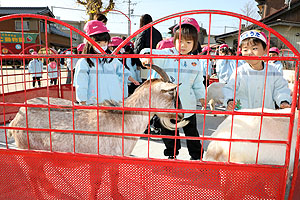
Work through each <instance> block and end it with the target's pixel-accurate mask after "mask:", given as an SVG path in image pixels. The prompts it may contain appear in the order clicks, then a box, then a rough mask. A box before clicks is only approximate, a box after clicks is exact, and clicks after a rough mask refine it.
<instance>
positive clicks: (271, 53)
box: [269, 47, 283, 74]
mask: <svg viewBox="0 0 300 200" xmlns="http://www.w3.org/2000/svg"><path fill="white" fill-rule="evenodd" d="M279 54H280V51H279V49H278V48H277V47H272V48H270V50H269V57H278V56H279ZM269 64H270V65H273V66H274V67H275V68H276V69H277V70H278V71H279V72H280V73H281V74H282V73H283V72H282V70H283V65H282V63H281V61H280V60H270V61H269Z"/></svg>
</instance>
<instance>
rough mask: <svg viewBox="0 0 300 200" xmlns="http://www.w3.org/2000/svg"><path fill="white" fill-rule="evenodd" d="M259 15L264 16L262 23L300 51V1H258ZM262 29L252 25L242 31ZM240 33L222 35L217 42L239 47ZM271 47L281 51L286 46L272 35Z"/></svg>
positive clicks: (217, 38) (217, 37) (216, 38)
mask: <svg viewBox="0 0 300 200" xmlns="http://www.w3.org/2000/svg"><path fill="white" fill-rule="evenodd" d="M256 2H258V8H259V9H260V11H259V13H260V14H261V16H262V19H261V20H260V22H262V23H264V24H266V25H268V26H269V27H271V28H273V29H274V30H275V31H277V32H278V33H280V34H281V35H282V36H284V37H285V38H286V39H287V40H288V41H289V42H290V43H291V44H292V45H293V46H294V47H295V48H296V49H297V50H298V51H300V1H299V0H290V1H288V0H276V1H274V0H256ZM247 29H260V27H257V26H256V25H250V26H248V27H245V28H243V29H242V31H244V30H247ZM237 36H238V31H233V32H230V33H226V34H221V35H218V36H216V37H215V40H216V42H218V43H222V42H225V43H227V44H228V45H229V46H233V47H234V48H236V47H237V41H238V38H237ZM270 41H271V44H270V46H277V47H278V48H280V49H284V48H286V46H285V45H284V44H283V43H282V42H280V41H279V40H278V39H277V37H275V36H273V35H271V40H270Z"/></svg>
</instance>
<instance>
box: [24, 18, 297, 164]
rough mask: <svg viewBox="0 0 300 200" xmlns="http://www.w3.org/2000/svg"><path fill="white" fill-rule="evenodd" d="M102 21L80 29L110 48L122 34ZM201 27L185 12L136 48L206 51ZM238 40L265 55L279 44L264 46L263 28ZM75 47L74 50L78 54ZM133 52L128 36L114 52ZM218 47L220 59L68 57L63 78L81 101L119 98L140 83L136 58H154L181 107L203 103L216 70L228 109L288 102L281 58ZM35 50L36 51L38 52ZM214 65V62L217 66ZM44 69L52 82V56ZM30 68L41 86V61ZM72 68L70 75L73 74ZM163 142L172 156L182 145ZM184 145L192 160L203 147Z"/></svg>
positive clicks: (192, 124)
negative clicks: (169, 29)
mask: <svg viewBox="0 0 300 200" xmlns="http://www.w3.org/2000/svg"><path fill="white" fill-rule="evenodd" d="M106 23H107V18H106V17H105V16H104V17H103V15H97V16H96V17H95V19H94V20H91V21H88V22H87V23H86V24H85V26H84V31H85V33H86V34H87V35H88V36H89V37H90V38H91V39H92V40H94V41H95V42H96V43H97V44H98V45H99V46H100V47H101V48H102V50H104V51H105V52H106V53H107V54H111V53H112V52H113V51H115V49H116V48H117V47H118V46H119V45H120V44H121V43H122V42H123V41H124V40H123V39H122V38H120V37H112V38H111V36H110V34H109V30H108V29H107V27H106ZM199 30H200V27H199V25H198V23H197V21H196V20H195V19H194V18H189V17H183V18H182V21H181V23H180V25H179V24H178V25H177V26H175V27H174V29H173V32H174V37H172V38H169V39H166V40H161V41H160V42H158V43H157V46H155V47H156V48H157V49H155V48H153V49H152V50H151V49H150V48H143V49H141V50H140V52H139V53H140V54H149V53H150V52H152V53H153V54H157V55H195V54H200V55H209V54H210V52H211V48H210V47H205V48H203V49H202V52H201V53H200V51H199V42H198V33H199ZM239 41H240V44H239V46H238V47H239V52H238V53H240V54H241V55H242V56H264V55H266V53H267V52H269V56H270V57H273V56H279V53H280V52H279V49H278V48H276V47H272V48H270V49H269V50H267V46H268V39H267V37H266V36H265V34H264V33H263V32H260V31H257V30H250V31H246V32H244V33H242V34H241V36H240V40H239ZM151 46H152V45H151ZM76 51H78V53H83V54H101V51H100V50H99V49H98V48H97V47H96V46H95V45H93V44H92V43H91V42H87V41H86V42H85V43H82V44H80V45H79V46H78V48H77V50H76ZM76 51H74V52H73V53H74V54H76V53H77V52H76ZM133 53H134V44H133V43H131V42H129V43H127V44H125V45H124V47H123V48H121V49H120V50H119V52H118V54H133ZM217 53H218V55H220V56H224V59H217V60H209V59H184V58H181V59H168V58H166V59H161V58H160V59H155V58H153V59H140V60H137V59H132V58H126V59H117V58H107V57H104V58H94V57H90V58H89V57H84V58H80V59H76V58H72V59H71V58H68V59H67V60H66V65H67V67H68V72H69V73H68V79H67V83H68V84H70V83H73V85H74V87H75V90H76V101H77V102H79V103H80V104H82V105H92V104H98V103H101V102H103V101H104V100H115V101H123V100H124V99H125V98H126V97H128V96H129V95H130V94H132V93H133V92H134V90H135V89H136V87H138V86H139V85H140V84H141V83H142V79H141V72H140V65H139V64H142V66H146V65H145V64H150V63H153V64H156V65H158V66H160V67H161V68H162V69H164V70H165V71H166V73H167V74H168V75H169V77H170V80H171V81H172V82H174V83H176V84H180V88H179V90H178V92H179V94H178V95H179V98H180V101H181V104H182V108H183V109H190V110H196V109H197V102H198V101H200V102H201V104H202V105H204V104H205V102H204V98H205V87H207V86H208V85H209V78H210V77H211V76H212V75H213V74H216V76H217V77H218V80H219V82H222V83H225V86H224V88H223V93H224V97H225V101H224V106H225V107H226V108H227V110H233V109H235V110H238V109H241V108H258V107H262V106H264V107H265V108H272V109H275V108H276V105H277V106H278V107H279V108H287V107H290V105H291V97H290V90H289V89H288V85H287V81H286V80H284V79H283V76H282V69H283V67H282V64H281V62H280V61H272V60H270V61H269V62H267V63H266V62H264V61H262V60H252V59H250V60H245V61H237V60H235V59H225V58H226V57H225V56H233V55H235V52H234V51H233V50H232V48H229V46H228V45H227V44H222V45H220V46H219V47H218V49H217ZM33 55H36V52H34V53H33ZM213 65H215V69H214V68H213ZM75 69H76V70H75ZM47 70H48V76H49V78H50V84H54V85H56V84H57V78H58V71H59V69H58V65H57V63H56V62H55V60H54V59H51V58H50V59H49V63H48V66H47ZM29 72H30V74H31V76H32V78H33V87H35V83H36V81H37V82H38V85H39V86H41V84H40V77H41V73H42V64H41V62H40V61H38V60H37V59H33V60H32V61H31V62H30V63H29ZM72 72H73V75H71V73H72ZM149 75H150V73H149ZM266 76H267V77H268V78H266ZM72 77H73V78H72ZM148 78H158V74H157V73H156V72H151V77H148ZM72 80H73V82H72ZM264 86H266V87H264ZM123 91H124V93H123ZM184 118H185V119H186V120H188V121H189V124H188V125H187V126H185V127H184V128H183V131H184V134H185V135H186V136H192V137H199V132H198V130H197V120H196V114H193V113H185V114H184ZM157 123H160V122H159V120H157ZM158 126H159V127H160V133H161V134H163V135H170V136H175V135H176V134H177V135H178V134H179V132H178V131H171V130H168V129H166V128H164V127H163V126H161V124H160V125H158ZM163 142H164V144H165V146H166V149H165V150H164V155H165V156H167V157H168V158H170V159H175V158H176V156H177V155H178V154H179V150H180V148H181V144H180V140H179V139H176V140H175V139H169V138H163ZM187 148H188V151H189V154H190V156H191V160H199V159H200V158H201V157H202V153H203V148H202V146H201V143H200V141H199V140H191V139H189V140H187Z"/></svg>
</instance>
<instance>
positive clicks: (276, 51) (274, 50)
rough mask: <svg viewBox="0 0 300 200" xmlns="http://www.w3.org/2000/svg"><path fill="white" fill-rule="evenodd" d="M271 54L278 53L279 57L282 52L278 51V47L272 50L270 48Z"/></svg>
mask: <svg viewBox="0 0 300 200" xmlns="http://www.w3.org/2000/svg"><path fill="white" fill-rule="evenodd" d="M269 52H270V53H271V52H275V53H277V54H278V55H279V54H280V51H279V49H278V48H277V47H272V48H270V50H269Z"/></svg>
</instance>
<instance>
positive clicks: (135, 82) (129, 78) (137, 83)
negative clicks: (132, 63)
mask: <svg viewBox="0 0 300 200" xmlns="http://www.w3.org/2000/svg"><path fill="white" fill-rule="evenodd" d="M128 80H129V81H131V82H132V83H133V84H134V85H140V83H139V82H138V81H137V80H135V79H134V78H132V76H129V77H128Z"/></svg>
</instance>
